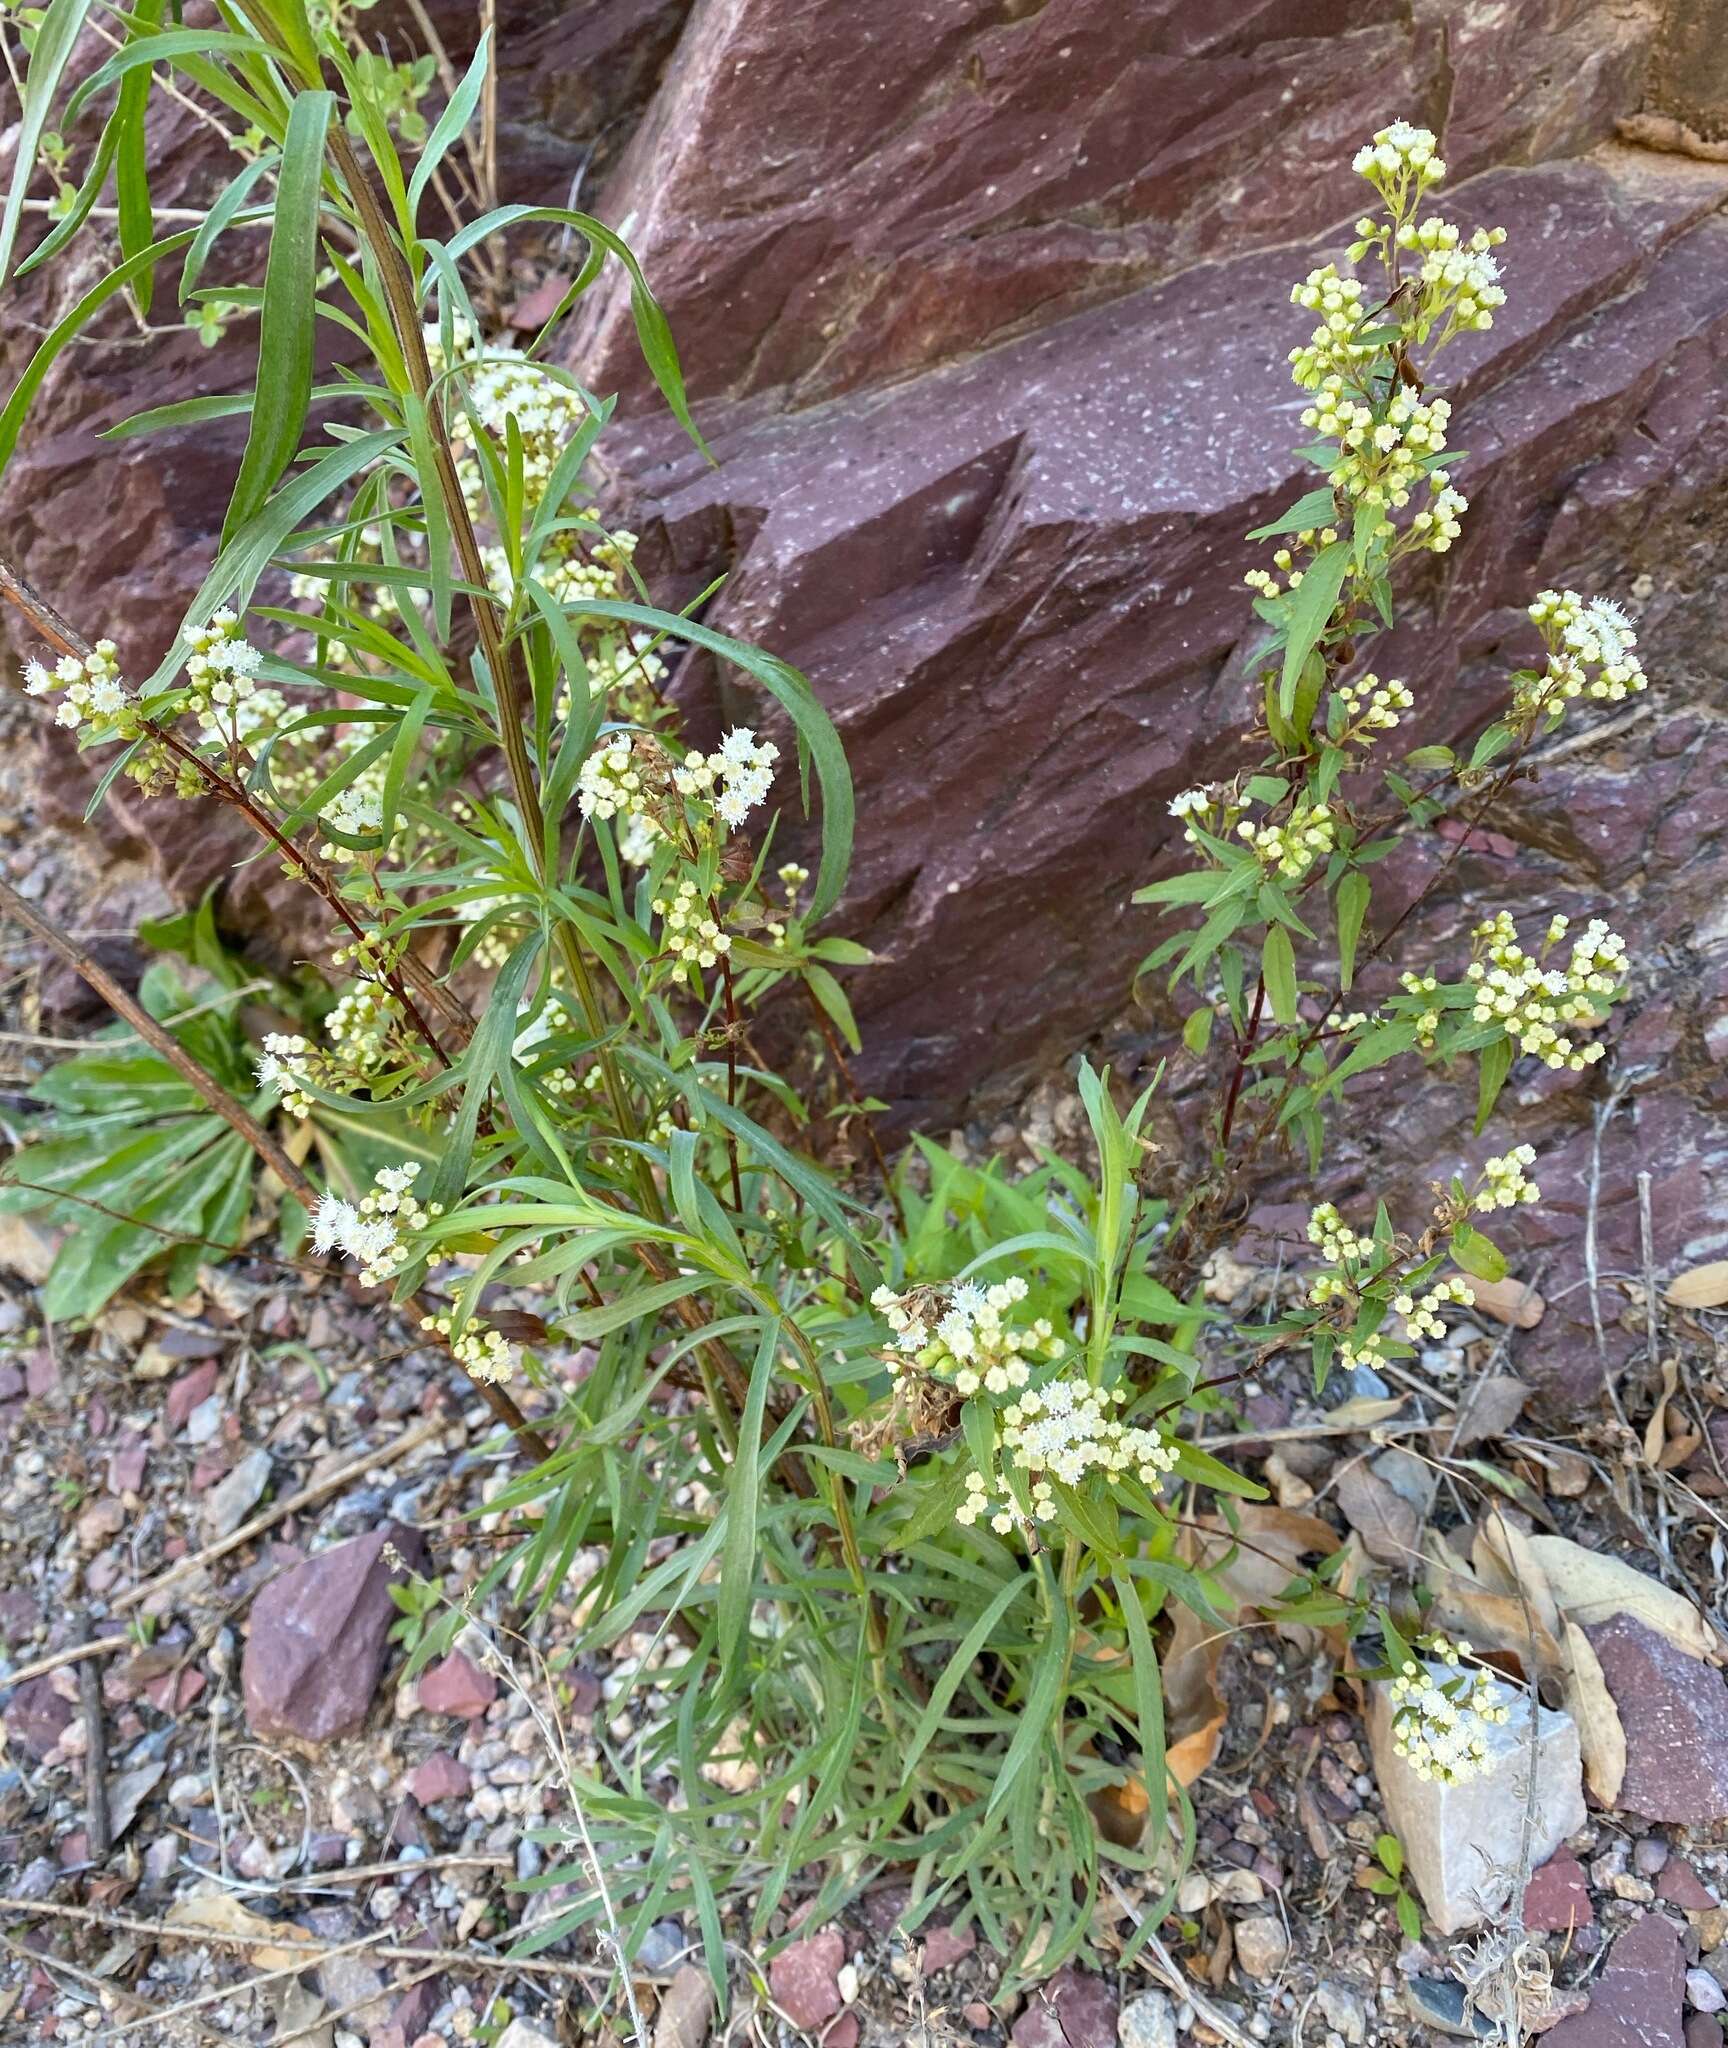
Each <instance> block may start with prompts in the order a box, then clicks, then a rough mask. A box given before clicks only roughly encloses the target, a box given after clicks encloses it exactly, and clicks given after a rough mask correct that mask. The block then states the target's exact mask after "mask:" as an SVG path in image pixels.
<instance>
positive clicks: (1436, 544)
mask: <svg viewBox="0 0 1728 2048" xmlns="http://www.w3.org/2000/svg"><path fill="white" fill-rule="evenodd" d="M1428 488H1429V490H1431V491H1432V492H1433V494H1434V502H1433V503H1432V504H1431V505H1429V506H1428V507H1427V509H1426V510H1425V511H1421V512H1418V513H1417V514H1416V516H1415V517H1414V518H1413V519H1412V520H1411V522H1410V533H1411V536H1412V538H1413V539H1415V540H1416V541H1418V542H1420V544H1421V545H1422V547H1424V548H1425V549H1426V550H1427V551H1428V553H1429V554H1431V555H1443V554H1445V553H1446V551H1447V550H1448V549H1449V548H1450V547H1451V545H1452V543H1453V542H1454V541H1455V540H1456V539H1457V538H1458V536H1459V534H1461V533H1462V532H1463V531H1464V528H1463V525H1462V523H1461V522H1462V520H1463V516H1464V514H1465V513H1466V512H1468V511H1469V509H1470V500H1469V499H1468V498H1467V497H1465V495H1464V493H1463V492H1462V491H1455V490H1454V489H1453V488H1452V480H1451V478H1450V477H1449V476H1447V474H1446V472H1445V471H1444V470H1443V469H1433V470H1430V471H1429V472H1428Z"/></svg>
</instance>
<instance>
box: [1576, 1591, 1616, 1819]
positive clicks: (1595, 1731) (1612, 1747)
mask: <svg viewBox="0 0 1728 2048" xmlns="http://www.w3.org/2000/svg"><path fill="white" fill-rule="evenodd" d="M1566 1711H1567V1712H1568V1713H1569V1714H1570V1715H1571V1716H1572V1719H1573V1720H1574V1721H1575V1722H1576V1723H1577V1725H1578V1747H1579V1748H1580V1750H1582V1752H1583V1755H1584V1782H1585V1784H1587V1785H1588V1786H1589V1787H1590V1790H1591V1791H1592V1793H1594V1794H1595V1796H1596V1798H1597V1799H1599V1800H1600V1801H1601V1803H1602V1804H1603V1805H1604V1806H1605V1807H1607V1808H1608V1809H1609V1810H1610V1811H1612V1810H1613V1806H1614V1802H1615V1800H1616V1799H1618V1798H1619V1796H1620V1781H1621V1779H1623V1778H1624V1777H1625V1775H1626V1730H1625V1729H1624V1728H1623V1727H1622V1726H1621V1724H1620V1710H1619V1708H1618V1707H1617V1706H1615V1704H1614V1696H1613V1694H1612V1693H1611V1692H1609V1690H1608V1684H1607V1681H1606V1680H1605V1679H1604V1678H1603V1676H1602V1665H1601V1662H1600V1660H1599V1659H1598V1657H1597V1655H1596V1652H1595V1651H1594V1650H1593V1649H1592V1648H1591V1646H1590V1638H1589V1637H1588V1636H1587V1635H1586V1634H1585V1633H1584V1631H1583V1630H1582V1629H1581V1628H1580V1627H1579V1626H1578V1624H1577V1623H1576V1622H1575V1621H1569V1622H1567V1624H1566Z"/></svg>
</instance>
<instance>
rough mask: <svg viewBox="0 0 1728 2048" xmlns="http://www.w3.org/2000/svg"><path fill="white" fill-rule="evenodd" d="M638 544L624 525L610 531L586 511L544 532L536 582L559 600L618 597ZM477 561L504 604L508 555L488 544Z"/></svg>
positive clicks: (510, 590)
mask: <svg viewBox="0 0 1728 2048" xmlns="http://www.w3.org/2000/svg"><path fill="white" fill-rule="evenodd" d="M640 545H641V543H640V541H639V539H638V537H637V536H636V535H635V534H633V533H632V532H631V531H630V530H629V528H628V527H623V526H621V527H619V528H618V530H617V531H616V532H615V533H612V532H608V531H607V529H606V528H605V527H603V526H602V525H601V524H600V522H599V521H598V520H597V519H592V518H590V517H588V516H586V515H584V516H582V517H581V518H579V519H578V521H577V523H576V524H575V525H574V526H571V527H566V528H563V529H561V530H560V531H558V532H557V533H553V534H549V535H548V536H547V539H546V542H545V545H544V546H543V547H542V548H541V550H540V556H539V559H538V560H537V561H536V563H535V565H534V580H535V582H536V583H538V584H539V585H540V587H541V589H542V590H544V591H545V592H546V593H547V594H548V596H550V597H552V598H554V599H555V600H556V601H557V602H558V603H559V604H564V605H575V604H579V603H580V602H581V601H582V599H584V598H592V597H600V598H606V599H608V600H617V599H619V598H622V597H623V596H624V595H625V584H626V581H627V573H626V572H627V567H628V564H629V563H630V562H632V561H633V560H634V559H635V555H636V550H637V548H638V547H639V546H640ZM480 559H481V561H482V562H483V563H484V564H485V566H486V581H487V583H488V584H489V585H490V586H491V589H492V591H493V594H494V595H495V596H496V597H497V598H498V599H499V600H500V601H501V602H502V603H504V604H508V603H509V602H510V601H511V599H512V598H514V597H515V595H516V579H515V577H514V575H513V574H512V573H511V569H510V557H509V555H508V554H507V553H506V552H505V550H504V549H503V548H500V547H490V546H489V547H483V548H482V549H481V550H480Z"/></svg>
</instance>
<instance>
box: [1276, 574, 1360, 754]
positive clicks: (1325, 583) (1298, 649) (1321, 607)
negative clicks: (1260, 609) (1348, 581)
mask: <svg viewBox="0 0 1728 2048" xmlns="http://www.w3.org/2000/svg"><path fill="white" fill-rule="evenodd" d="M1349 570H1350V543H1349V542H1348V541H1347V540H1335V541H1333V543H1332V544H1331V546H1330V547H1324V548H1322V549H1321V550H1320V552H1319V553H1318V554H1317V555H1316V556H1315V557H1314V559H1313V561H1311V562H1310V563H1309V564H1308V567H1307V568H1306V569H1305V570H1304V571H1303V574H1302V581H1301V582H1300V583H1299V584H1298V585H1297V586H1296V588H1295V589H1294V590H1293V591H1292V592H1291V593H1290V595H1289V598H1288V599H1287V601H1286V609H1285V619H1286V621H1287V624H1286V629H1285V635H1286V637H1285V641H1284V669H1283V673H1282V674H1281V676H1280V677H1279V681H1278V708H1279V710H1280V711H1281V712H1282V713H1283V714H1284V716H1285V717H1286V718H1291V717H1294V715H1295V710H1296V683H1297V679H1298V677H1299V676H1300V675H1301V673H1302V666H1303V663H1304V662H1306V661H1307V659H1308V657H1309V655H1310V654H1312V653H1313V651H1314V649H1315V648H1316V647H1318V646H1319V644H1320V640H1321V636H1322V635H1323V634H1324V633H1325V631H1326V628H1327V625H1328V624H1329V623H1330V621H1331V618H1332V611H1333V607H1334V606H1335V605H1336V604H1337V602H1338V593H1339V591H1340V590H1341V589H1343V587H1344V578H1345V577H1346V575H1348V573H1349Z"/></svg>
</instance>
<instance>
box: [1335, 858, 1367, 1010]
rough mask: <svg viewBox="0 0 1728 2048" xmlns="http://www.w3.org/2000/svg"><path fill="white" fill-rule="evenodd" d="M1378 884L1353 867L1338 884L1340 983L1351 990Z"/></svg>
mask: <svg viewBox="0 0 1728 2048" xmlns="http://www.w3.org/2000/svg"><path fill="white" fill-rule="evenodd" d="M1373 893H1374V885H1373V884H1372V883H1371V882H1370V881H1369V879H1368V877H1367V876H1366V875H1365V874H1363V873H1362V871H1361V869H1360V868H1352V869H1351V870H1350V872H1349V873H1348V874H1347V875H1346V876H1345V877H1344V879H1343V880H1342V881H1341V882H1340V883H1339V884H1338V982H1339V986H1340V987H1342V988H1344V989H1346V990H1347V989H1348V988H1349V986H1350V984H1351V983H1352V982H1353V981H1354V980H1355V979H1356V942H1357V940H1358V939H1360V938H1361V936H1362V920H1363V918H1364V917H1366V916H1367V914H1368V902H1369V899H1370V897H1371V896H1372V895H1373Z"/></svg>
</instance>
